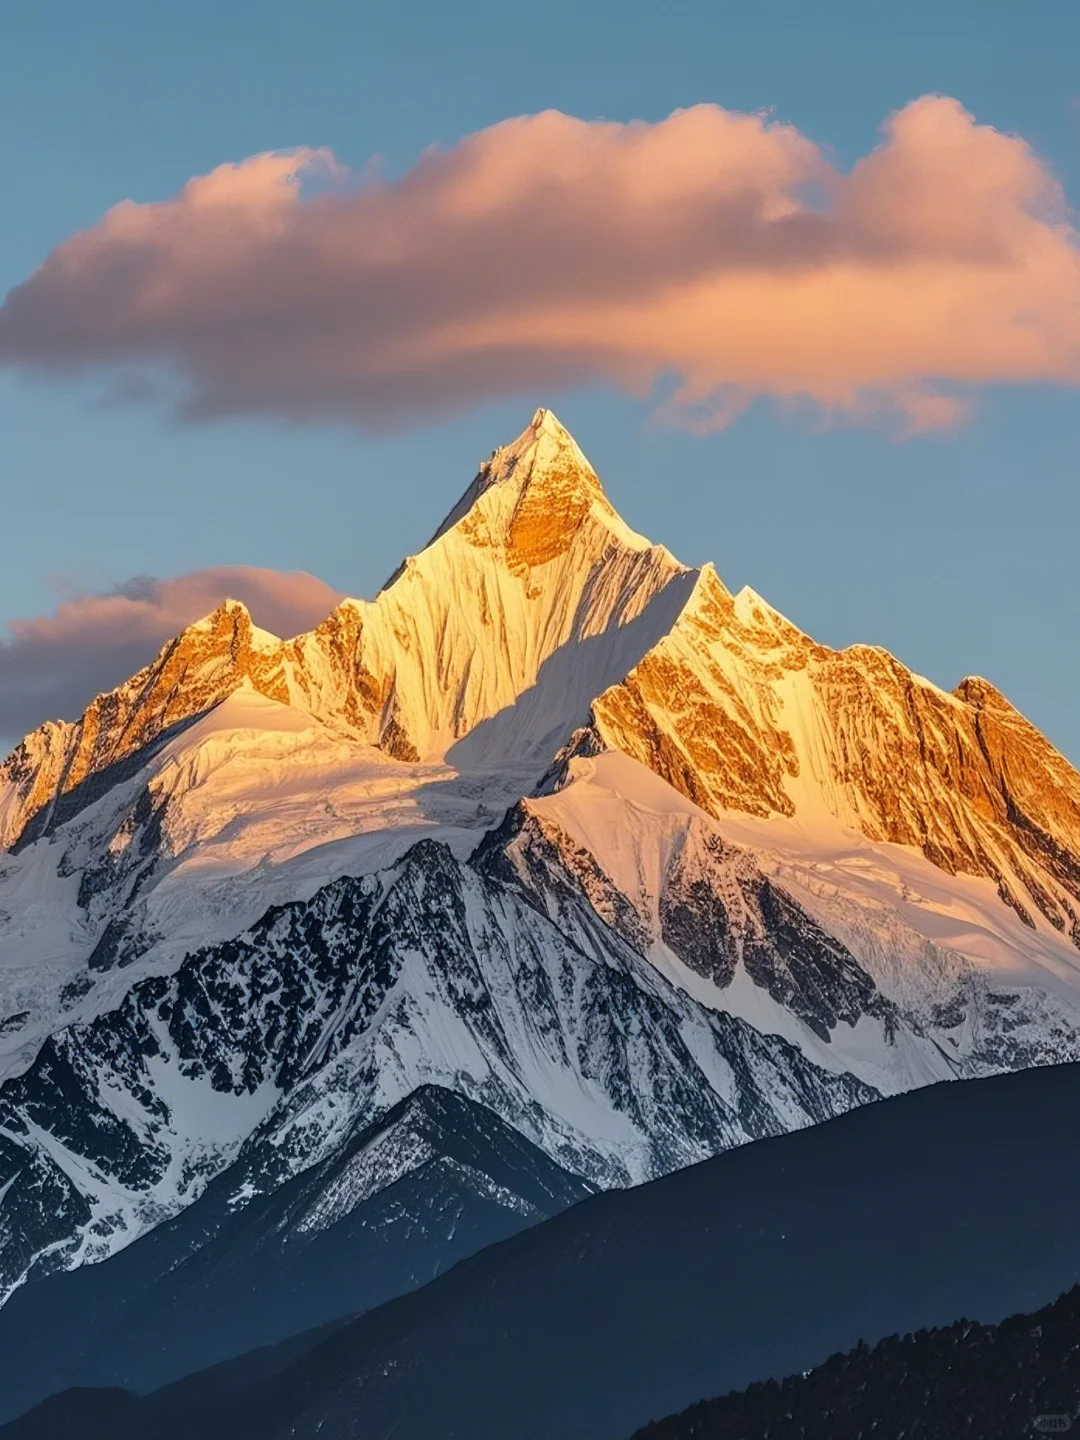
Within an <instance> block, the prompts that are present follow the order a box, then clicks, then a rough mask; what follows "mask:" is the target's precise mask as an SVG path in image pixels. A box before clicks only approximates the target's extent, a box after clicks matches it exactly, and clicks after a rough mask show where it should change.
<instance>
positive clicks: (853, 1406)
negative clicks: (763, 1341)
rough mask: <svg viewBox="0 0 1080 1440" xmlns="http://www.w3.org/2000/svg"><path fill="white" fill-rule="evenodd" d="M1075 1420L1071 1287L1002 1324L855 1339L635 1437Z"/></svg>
mask: <svg viewBox="0 0 1080 1440" xmlns="http://www.w3.org/2000/svg"><path fill="white" fill-rule="evenodd" d="M1078 1417H1080V1289H1077V1288H1074V1289H1072V1290H1070V1291H1069V1293H1068V1294H1067V1295H1063V1296H1062V1297H1061V1298H1060V1299H1059V1300H1055V1301H1054V1303H1053V1304H1052V1305H1047V1306H1045V1307H1044V1308H1043V1309H1042V1310H1037V1311H1036V1312H1035V1314H1034V1315H1013V1316H1010V1318H1009V1319H1008V1320H1003V1321H1002V1322H1001V1324H1000V1325H978V1324H976V1323H975V1322H974V1321H971V1320H958V1321H957V1322H956V1323H955V1324H953V1325H948V1326H946V1327H944V1328H942V1329H937V1330H919V1331H917V1332H916V1333H915V1334H912V1333H910V1332H909V1333H908V1334H906V1335H890V1336H889V1337H888V1338H887V1339H885V1340H882V1341H879V1343H878V1344H877V1345H875V1346H873V1347H872V1348H871V1347H870V1346H867V1345H860V1346H858V1347H857V1348H856V1349H855V1350H849V1351H847V1353H846V1354H843V1355H834V1356H833V1357H832V1358H831V1359H830V1360H827V1361H826V1362H825V1364H824V1365H819V1366H818V1367H817V1368H816V1369H814V1370H811V1371H810V1373H809V1374H807V1375H792V1376H789V1377H788V1378H787V1379H785V1380H784V1381H782V1382H780V1383H777V1382H776V1381H775V1380H766V1381H764V1382H760V1383H758V1384H756V1385H751V1386H750V1387H749V1389H747V1390H742V1391H737V1392H735V1393H734V1394H731V1395H724V1396H722V1397H721V1398H720V1399H718V1400H705V1401H702V1402H701V1403H700V1404H698V1405H691V1406H690V1407H689V1409H687V1410H684V1411H683V1412H682V1413H681V1414H679V1415H672V1416H670V1417H669V1418H668V1419H667V1420H660V1421H658V1422H657V1423H656V1424H653V1425H646V1426H645V1427H644V1429H642V1430H639V1431H638V1433H637V1435H635V1436H634V1440H837V1437H839V1436H842V1437H844V1440H864V1437H865V1440H871V1437H872V1440H893V1437H896V1440H899V1437H902V1436H903V1437H912V1440H915V1437H918V1440H956V1437H957V1436H977V1437H979V1440H998V1437H1002V1440H1004V1437H1006V1436H1021V1435H1033V1434H1036V1435H1037V1434H1044V1435H1046V1434H1051V1435H1052V1434H1063V1433H1066V1432H1067V1431H1068V1430H1071V1429H1072V1427H1073V1425H1075V1424H1076V1421H1077V1418H1078ZM1066 1422H1068V1423H1067V1424H1066Z"/></svg>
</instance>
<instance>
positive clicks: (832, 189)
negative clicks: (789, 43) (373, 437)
mask: <svg viewBox="0 0 1080 1440" xmlns="http://www.w3.org/2000/svg"><path fill="white" fill-rule="evenodd" d="M316 176H321V183H320V184H319V185H318V186H317V187H315V189H314V191H312V189H311V186H310V185H309V184H308V183H307V182H308V181H309V180H310V179H311V178H312V177H316ZM0 363H7V364H8V365H13V366H21V367H25V368H27V369H31V370H37V371H44V372H47V373H50V374H71V373H79V372H95V371H99V370H102V369H111V370H119V371H122V370H123V369H124V368H125V367H134V366H146V365H150V366H152V367H157V368H158V369H159V370H160V373H161V374H162V375H164V376H166V377H169V379H170V383H171V384H173V385H174V386H175V391H174V394H175V400H176V404H177V408H178V411H179V413H180V414H181V415H182V416H184V417H187V418H190V419H205V418H212V417H215V416H229V415H257V414H267V415H274V416H281V417H288V418H291V419H295V420H311V419H321V418H327V417H331V418H337V419H341V418H344V419H346V420H351V421H355V422H356V423H358V424H360V425H363V426H366V427H369V428H380V427H388V426H393V425H395V424H398V423H400V422H401V421H402V420H403V418H405V417H407V416H409V415H411V414H415V413H424V412H431V411H435V410H438V409H441V408H445V407H452V406H460V405H465V404H469V403H471V402H475V401H479V400H484V399H488V398H490V397H492V396H495V395H499V394H506V393H511V392H529V393H530V394H535V393H536V392H538V391H541V392H542V391H543V390H545V389H547V388H548V387H554V386H559V387H563V386H566V385H569V384H573V383H576V382H579V381H596V380H601V381H606V382H610V383H613V384H615V385H618V386H622V387H625V388H628V389H631V390H633V391H635V392H637V393H647V392H649V391H650V390H652V389H653V388H654V387H655V386H656V385H657V384H658V383H659V382H666V384H667V385H668V386H673V387H674V398H673V399H672V400H671V401H670V403H668V404H667V405H666V407H665V411H664V414H665V417H666V418H669V419H672V420H675V421H677V422H681V423H690V424H692V425H694V426H696V427H698V428H709V427H711V426H716V425H720V424H723V423H725V422H726V420H727V419H729V418H730V417H731V416H732V415H733V414H736V413H738V411H739V409H740V408H742V407H743V406H745V405H746V404H747V403H749V401H750V400H752V399H754V398H755V397H757V396H763V395H764V396H773V397H777V398H779V399H782V400H784V401H789V400H795V401H800V400H806V399H809V400H810V401H812V402H814V403H816V404H817V405H818V406H820V407H822V408H823V409H824V410H826V411H829V412H841V413H844V414H846V415H848V416H852V417H854V418H856V419H861V418H868V417H871V416H875V415H878V414H880V413H881V412H882V411H886V412H889V413H891V414H892V415H894V416H897V415H899V416H900V417H901V418H902V421H903V423H904V424H905V425H906V426H907V427H908V428H912V429H925V428H932V427H936V426H942V425H948V424H950V423H952V422H954V421H955V420H956V419H957V418H958V416H959V415H960V414H961V413H962V408H963V405H962V398H958V397H963V396H965V395H967V394H969V393H971V392H973V391H974V390H976V389H977V387H979V386H981V385H985V384H992V383H1000V382H1033V381H1047V380H1049V381H1056V382H1060V383H1062V384H1066V385H1075V384H1078V383H1080V252H1078V248H1077V234H1076V231H1075V230H1074V229H1073V228H1072V227H1071V225H1070V223H1069V220H1068V212H1067V207H1066V202H1065V197H1064V195H1063V194H1062V192H1061V189H1060V187H1059V185H1058V184H1057V182H1056V181H1055V180H1054V178H1053V176H1052V175H1051V174H1050V172H1049V171H1048V169H1047V168H1046V166H1045V165H1044V164H1043V163H1042V162H1041V161H1040V159H1039V158H1038V157H1037V156H1036V155H1035V154H1034V152H1033V151H1032V150H1031V148H1030V147H1029V146H1028V145H1027V144H1026V143H1025V142H1024V141H1022V140H1020V139H1018V138H1016V137H1014V136H1010V135H1005V134H1003V133H1001V132H1000V131H997V130H995V129H993V128H991V127H989V126H985V125H977V124H976V123H975V121H974V120H973V119H972V117H971V116H970V115H969V114H967V113H966V112H965V111H964V109H963V108H962V107H961V106H960V105H959V104H958V103H957V102H956V101H955V100H951V99H947V98H943V97H936V96H930V97H925V98H923V99H921V100H918V101H915V102H914V103H913V104H910V105H908V106H907V107H906V108H904V109H902V110H900V111H898V112H897V113H896V114H894V115H892V116H891V117H890V118H889V119H888V120H887V121H886V123H885V125H884V128H883V137H882V141H881V144H880V145H879V146H878V148H876V149H875V150H874V151H873V152H872V153H871V154H869V155H867V156H866V157H865V158H864V159H862V160H861V161H860V162H859V163H858V164H857V165H856V166H855V167H854V169H853V170H851V171H850V172H841V171H840V170H839V169H838V168H837V167H836V166H835V165H834V164H832V163H831V162H830V160H829V159H828V158H827V157H826V155H825V153H824V152H823V151H822V150H821V149H820V148H819V147H818V146H817V145H815V144H814V143H812V142H811V141H810V140H809V139H807V138H806V137H805V136H804V135H802V134H800V133H799V132H798V131H797V130H796V129H794V128H793V127H792V126H790V125H784V124H777V123H773V122H772V121H770V120H769V119H768V118H767V117H764V116H761V115H744V114H737V113H734V112H731V111H726V110H723V109H720V108H719V107H717V106H712V105H704V106H698V107H696V108H694V109H691V110H686V111H680V112H676V113H675V114H674V115H672V116H670V117H669V118H668V119H667V120H664V121H662V122H660V123H658V124H644V123H632V124H616V123H609V122H590V121H583V120H578V119H574V118H572V117H570V116H566V115H562V114H559V113H557V112H548V113H545V114H542V115H536V116H531V117H524V118H519V119H513V120H507V121H505V122H503V123H502V124H499V125H495V126H493V127H491V128H490V129H487V130H483V131H480V132H479V133H477V134H474V135H471V136H469V137H467V138H466V139H464V140H462V141H461V142H460V144H458V145H456V146H454V147H453V148H452V149H450V150H447V151H443V152H440V151H432V152H429V153H428V154H426V155H425V156H424V157H423V158H422V159H421V160H420V161H419V163H418V164H417V165H416V166H415V167H414V168H413V169H412V170H411V171H409V172H408V173H407V174H406V175H405V176H404V177H403V178H402V179H400V180H399V181H396V182H394V183H386V182H383V181H381V180H379V179H378V178H375V177H373V176H372V174H371V173H370V172H365V173H364V175H362V176H358V177H351V178H350V177H348V176H346V175H344V174H343V173H342V171H341V170H340V168H339V167H337V166H336V162H335V161H334V160H333V157H332V156H331V155H330V154H329V153H328V152H326V151H313V150H297V151H295V152H291V153H274V154H265V155H257V156H254V157H253V158H251V159H249V160H245V161H243V162H242V163H240V164H235V165H223V166H221V167H220V168H219V169H217V170H215V171H214V172H213V173H212V174H210V175H207V176H203V177H200V178H197V179H193V180H191V181H189V182H188V184H187V185H186V186H185V187H184V189H183V190H182V191H181V192H180V193H179V195H177V196H176V197H175V198H174V199H172V200H167V201H164V202H161V203H157V204H134V203H132V202H130V201H127V202H124V203H123V204H121V205H118V206H117V207H116V208H115V209H113V210H111V211H110V212H109V213H108V214H107V215H106V216H105V217H104V219H103V220H102V221H101V222H100V224H98V225H97V226H95V227H94V228H93V229H90V230H87V231H85V232H83V233H80V234H77V235H74V236H72V237H71V238H70V239H69V240H67V241H66V242H65V243H64V244H62V245H61V246H59V247H58V248H57V249H56V250H55V251H54V252H53V253H52V254H51V255H50V256H49V257H48V258H47V259H46V261H45V262H44V264H43V265H42V266H41V268H40V269H39V270H38V271H37V272H36V273H35V274H33V275H31V276H30V277H29V278H28V279H27V280H26V281H25V282H24V283H23V284H22V285H20V286H18V287H17V288H16V289H15V290H13V291H12V292H11V294H10V295H9V296H8V298H7V301H6V303H5V304H4V306H3V307H2V309H0Z"/></svg>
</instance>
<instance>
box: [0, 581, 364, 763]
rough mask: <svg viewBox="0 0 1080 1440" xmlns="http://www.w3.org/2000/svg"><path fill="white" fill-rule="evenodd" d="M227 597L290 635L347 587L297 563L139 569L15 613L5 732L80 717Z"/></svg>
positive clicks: (6, 663)
mask: <svg viewBox="0 0 1080 1440" xmlns="http://www.w3.org/2000/svg"><path fill="white" fill-rule="evenodd" d="M230 598H231V599H233V600H241V601H243V603H244V604H245V605H246V606H247V607H248V609H249V610H250V611H251V614H252V618H253V619H254V621H255V623H256V624H257V625H261V626H262V627H263V629H265V630H270V631H272V632H273V633H274V634H276V635H282V636H286V637H288V636H291V635H297V634H300V633H302V632H303V631H305V630H309V629H311V628H312V627H313V626H315V625H317V624H318V623H319V621H320V620H323V619H325V618H326V616H327V615H328V614H329V613H330V611H331V610H332V609H333V608H334V606H335V605H336V604H337V603H338V601H339V600H340V599H341V595H340V594H339V593H338V592H337V591H336V590H332V589H331V588H330V586H329V585H325V584H324V583H323V582H322V581H321V580H317V579H316V578H315V577H314V576H313V575H307V574H305V573H304V572H303V571H299V570H297V571H292V572H282V571H279V570H263V569H258V568H256V567H254V566H246V565H236V566H221V567H219V568H216V569H208V570H196V571H194V572H193V573H192V574H190V575H181V576H180V577H179V578H177V579H174V580H155V579H152V578H150V577H145V576H140V577H137V578H136V579H133V580H129V581H127V582H126V583H125V584H124V585H120V586H118V587H117V588H116V589H115V590H113V591H110V592H109V593H107V594H104V595H86V596H82V597H80V598H77V599H73V600H67V601H65V602H64V603H62V604H61V605H59V606H58V608H57V609H56V611H55V613H54V614H52V615H39V616H36V617H34V618H33V619H30V620H12V621H10V622H9V623H8V626H7V630H8V633H9V636H10V638H9V639H8V640H6V641H0V737H6V739H7V740H9V741H15V740H18V739H19V738H21V737H22V736H23V735H25V734H28V733H29V732H30V731H31V730H33V729H35V728H36V727H37V726H38V725H40V724H41V723H42V721H44V720H51V719H75V718H76V717H77V716H78V715H80V714H81V713H82V711H83V709H84V708H85V707H86V704H87V702H88V701H89V700H91V699H93V697H94V696H95V695H97V694H99V693H100V692H101V691H103V690H111V689H112V688H113V687H114V686H116V685H119V684H121V683H122V682H123V681H124V680H126V679H127V678H128V676H130V675H132V674H134V673H135V671H137V670H139V669H140V668H141V667H142V666H143V665H145V664H147V663H148V661H150V660H152V659H153V657H154V655H156V654H157V652H158V650H159V649H160V648H161V646H162V645H163V644H164V643H165V641H166V640H168V639H170V638H171V637H172V636H173V635H176V634H177V633H178V632H179V631H180V630H183V629H184V627H185V626H187V625H190V624H191V623H192V621H194V620H198V619H200V618H201V617H202V616H204V615H207V614H209V612H210V611H211V610H213V609H215V608H216V606H218V605H219V604H220V603H221V601H222V600H225V599H230Z"/></svg>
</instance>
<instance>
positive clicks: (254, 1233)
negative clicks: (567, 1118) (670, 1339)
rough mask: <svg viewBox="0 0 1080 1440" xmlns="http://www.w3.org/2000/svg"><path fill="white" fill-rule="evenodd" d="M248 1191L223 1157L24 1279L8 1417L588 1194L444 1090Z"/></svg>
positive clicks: (518, 1225)
mask: <svg viewBox="0 0 1080 1440" xmlns="http://www.w3.org/2000/svg"><path fill="white" fill-rule="evenodd" d="M377 1187H381V1188H377ZM236 1190H237V1180H236V1177H235V1175H234V1174H233V1172H232V1171H226V1172H225V1174H223V1175H220V1176H218V1177H217V1179H216V1180H213V1181H212V1182H211V1183H210V1185H209V1186H208V1187H207V1189H206V1191H205V1192H204V1193H203V1195H202V1196H201V1197H200V1198H199V1199H198V1200H197V1201H196V1202H195V1204H193V1205H189V1206H188V1208H187V1209H186V1210H182V1211H181V1212H180V1214H179V1215H178V1216H176V1217H175V1219H173V1220H171V1221H168V1222H167V1223H165V1224H162V1225H158V1226H156V1227H155V1228H154V1229H153V1230H151V1231H150V1232H149V1234H147V1235H144V1236H143V1237H142V1238H141V1239H139V1240H137V1241H136V1242H135V1243H134V1245H129V1246H128V1247H127V1249H126V1250H122V1251H121V1252H120V1253H119V1254H118V1255H114V1256H113V1257H112V1258H111V1259H110V1260H107V1261H105V1262H104V1263H103V1264H100V1265H82V1266H80V1267H79V1268H78V1269H77V1270H67V1271H60V1272H59V1273H57V1274H53V1275H48V1276H46V1277H44V1278H43V1279H33V1278H32V1279H31V1280H30V1281H28V1282H27V1283H26V1284H25V1285H23V1286H22V1287H21V1288H20V1289H19V1290H17V1291H16V1292H15V1294H14V1295H13V1296H12V1297H11V1299H10V1300H9V1301H8V1303H7V1304H6V1305H5V1306H4V1307H3V1309H0V1366H2V1371H0V1375H2V1384H0V1420H8V1419H12V1418H13V1417H14V1416H16V1415H18V1414H20V1413H21V1412H22V1411H24V1410H26V1409H27V1408H28V1407H29V1406H30V1405H33V1404H35V1403H36V1402H37V1401H39V1400H43V1399H44V1398H45V1397H46V1396H48V1395H50V1394H53V1393H55V1392H56V1391H58V1390H63V1389H67V1388H69V1387H73V1386H104V1387H110V1386H121V1387H125V1386H126V1387H129V1388H131V1389H134V1390H151V1389H155V1388H156V1387H158V1386H160V1385H164V1384H166V1383H167V1382H169V1381H171V1380H176V1379H178V1378H179V1377H180V1376H182V1375H186V1374H188V1373H190V1372H191V1371H194V1370H200V1369H203V1368H204V1367H206V1366H209V1365H213V1364H215V1363H217V1362H219V1361H221V1360H226V1359H230V1358H232V1357H233V1356H236V1355H240V1354H242V1353H244V1352H245V1351H248V1350H254V1349H255V1348H256V1347H259V1346H267V1345H271V1344H275V1343H277V1342H280V1341H284V1340H287V1339H289V1338H290V1337H291V1336H294V1335H297V1334H300V1333H301V1332H303V1331H310V1330H312V1329H313V1328H314V1327H317V1326H320V1325H324V1324H326V1323H328V1322H329V1321H331V1320H336V1319H339V1318H341V1317H342V1316H347V1315H352V1314H355V1313H356V1312H358V1311H361V1310H368V1309H371V1308H373V1307H374V1306H376V1305H381V1304H383V1303H384V1302H385V1301H387V1300H390V1299H393V1297H394V1296H396V1295H401V1294H403V1293H404V1292H405V1291H407V1290H413V1289H415V1288H416V1287H417V1286H418V1285H422V1284H423V1283H424V1282H425V1281H428V1280H431V1279H433V1278H434V1277H435V1276H436V1275H438V1274H440V1273H441V1272H442V1271H444V1270H447V1269H449V1268H450V1266H451V1265H453V1264H454V1262H455V1261H457V1260H461V1259H463V1258H464V1257H465V1256H467V1255H472V1254H474V1253H475V1252H476V1251H478V1250H481V1249H483V1248H484V1246H486V1245H491V1244H494V1243H495V1242H496V1241H498V1240H505V1239H506V1238H507V1236H509V1235H513V1234H514V1233H515V1232H516V1231H518V1230H521V1229H524V1228H525V1226H527V1225H532V1224H535V1223H536V1222H537V1221H538V1220H543V1219H546V1218H547V1217H548V1216H551V1215H554V1214H557V1213H558V1211H560V1210H562V1209H563V1208H564V1207H565V1206H567V1205H572V1204H574V1202H575V1201H578V1200H580V1199H582V1197H583V1196H585V1195H588V1194H590V1193H591V1190H590V1187H589V1186H588V1185H587V1184H585V1182H584V1181H582V1180H580V1179H579V1178H578V1177H577V1176H574V1175H570V1174H569V1173H568V1172H567V1171H565V1170H563V1169H561V1168H560V1167H559V1166H558V1165H556V1164H555V1163H554V1162H553V1161H551V1160H549V1159H548V1157H547V1156H546V1155H545V1154H544V1153H543V1151H542V1150H540V1149H538V1148H537V1147H536V1146H535V1145H531V1144H530V1143H529V1142H528V1140H526V1139H525V1137H524V1136H523V1135H520V1134H518V1132H517V1131H515V1130H511V1129H510V1127H509V1126H507V1125H504V1124H503V1122H502V1121H501V1120H499V1118H498V1117H497V1116H496V1115H493V1114H492V1113H491V1111H489V1110H486V1109H485V1108H484V1107H483V1106H481V1105H477V1104H475V1103H473V1102H472V1101H470V1100H467V1099H465V1097H464V1096H462V1095H456V1094H454V1092H453V1091H451V1090H444V1089H441V1088H439V1087H437V1086H425V1087H424V1088H423V1089H421V1090H418V1091H416V1092H415V1093H414V1094H413V1095H412V1096H410V1097H409V1099H408V1100H405V1101H403V1102H402V1103H401V1104H400V1105H397V1106H395V1107H394V1109H393V1110H391V1111H390V1112H389V1114H388V1115H387V1116H386V1117H385V1118H384V1119H383V1120H382V1121H380V1122H379V1124H378V1125H373V1126H371V1127H370V1128H369V1129H368V1130H366V1131H364V1132H363V1133H362V1134H361V1135H359V1136H357V1137H355V1138H354V1139H353V1141H352V1142H351V1143H349V1144H343V1145H342V1146H340V1147H339V1148H338V1149H337V1150H336V1151H335V1152H334V1153H333V1154H332V1155H331V1156H330V1157H329V1159H327V1160H325V1161H323V1162H322V1164H320V1165H316V1166H312V1167H311V1168H310V1169H309V1170H305V1171H303V1172H302V1173H301V1174H299V1175H296V1176H294V1177H293V1178H292V1179H291V1180H289V1181H287V1182H286V1183H285V1184H284V1185H281V1186H279V1187H278V1188H277V1189H276V1190H271V1191H270V1193H269V1194H267V1195H262V1196H258V1197H257V1198H256V1199H255V1200H254V1201H252V1202H251V1203H250V1204H248V1205H245V1206H243V1207H242V1208H241V1207H238V1206H237V1205H236V1204H235V1201H234V1199H233V1196H234V1195H235V1193H236ZM369 1190H374V1191H375V1193H374V1194H368V1193H367V1192H368V1191H369ZM334 1202H336V1209H337V1211H338V1212H340V1213H339V1214H335V1212H334V1209H333V1203H334ZM328 1210H329V1211H330V1215H329V1216H327V1214H326V1213H325V1212H326V1211H328ZM43 1337H47V1339H44V1338H43Z"/></svg>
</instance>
